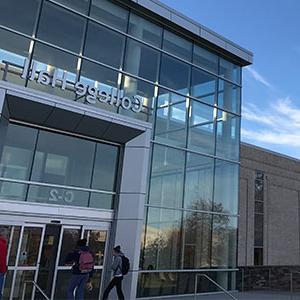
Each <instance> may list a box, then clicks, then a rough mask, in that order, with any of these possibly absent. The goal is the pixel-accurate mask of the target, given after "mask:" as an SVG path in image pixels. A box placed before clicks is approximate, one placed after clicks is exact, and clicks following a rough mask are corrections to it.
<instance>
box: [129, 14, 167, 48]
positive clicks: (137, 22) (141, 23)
mask: <svg viewBox="0 0 300 300" xmlns="http://www.w3.org/2000/svg"><path fill="white" fill-rule="evenodd" d="M128 33H129V34H130V35H132V36H134V37H136V38H139V39H141V40H143V41H144V42H146V43H149V44H152V45H153V46H156V47H160V46H161V39H162V28H161V27H160V26H158V25H156V24H154V23H152V22H150V21H148V20H146V19H144V18H142V17H140V16H137V15H135V14H133V13H131V14H130V20H129V29H128Z"/></svg>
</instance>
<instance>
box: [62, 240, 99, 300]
mask: <svg viewBox="0 0 300 300" xmlns="http://www.w3.org/2000/svg"><path fill="white" fill-rule="evenodd" d="M65 263H66V264H73V267H72V277H71V280H70V282H69V286H68V300H74V299H76V300H83V299H84V289H85V287H86V288H87V289H88V290H92V288H93V287H92V284H91V281H90V280H91V278H92V276H93V271H94V255H93V254H92V253H91V252H90V249H89V247H88V246H87V240H86V239H82V240H79V241H78V242H77V247H76V249H75V250H74V252H72V253H69V254H68V255H67V257H66V259H65ZM75 289H76V292H75V297H74V291H75Z"/></svg>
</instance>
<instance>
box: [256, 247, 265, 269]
mask: <svg viewBox="0 0 300 300" xmlns="http://www.w3.org/2000/svg"><path fill="white" fill-rule="evenodd" d="M263 250H264V249H263V248H254V265H255V266H262V265H263V258H264V255H263Z"/></svg>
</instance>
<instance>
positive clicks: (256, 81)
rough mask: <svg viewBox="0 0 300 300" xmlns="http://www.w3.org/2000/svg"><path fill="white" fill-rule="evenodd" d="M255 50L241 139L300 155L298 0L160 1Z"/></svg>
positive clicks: (247, 72)
mask: <svg viewBox="0 0 300 300" xmlns="http://www.w3.org/2000/svg"><path fill="white" fill-rule="evenodd" d="M161 1H162V2H163V3H165V4H167V5H168V6H170V7H172V8H174V9H176V10H178V11H180V12H181V13H183V14H184V15H186V16H188V17H190V18H192V19H194V20H195V21H197V22H199V23H200V24H202V25H204V26H206V27H208V28H210V29H212V30H213V31H215V32H217V33H219V34H221V35H223V36H224V37H226V38H227V39H229V40H231V41H233V42H235V43H237V44H239V45H240V46H242V47H244V48H246V49H248V50H250V51H252V52H253V53H254V63H253V64H252V65H251V66H249V67H246V68H244V69H243V95H242V129H241V132H242V141H244V142H247V143H251V144H254V145H257V146H260V147H263V148H267V149H270V150H272V151H276V152H280V153H283V154H285V155H288V156H292V157H295V158H298V159H300V17H299V13H300V1H299V0H275V1H274V0H251V1H248V0H247V1H246V0H161Z"/></svg>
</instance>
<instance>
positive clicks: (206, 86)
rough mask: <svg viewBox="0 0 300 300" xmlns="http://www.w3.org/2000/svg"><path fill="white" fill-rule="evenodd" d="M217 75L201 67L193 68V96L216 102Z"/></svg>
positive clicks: (212, 102) (211, 102) (210, 102)
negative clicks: (202, 69)
mask: <svg viewBox="0 0 300 300" xmlns="http://www.w3.org/2000/svg"><path fill="white" fill-rule="evenodd" d="M216 83H217V80H216V77H215V76H213V75H210V74H208V73H206V72H204V71H201V70H200V69H197V68H193V69H192V87H191V93H192V96H194V97H196V98H199V99H201V101H204V102H207V103H209V104H212V105H213V104H214V103H215V92H216Z"/></svg>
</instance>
